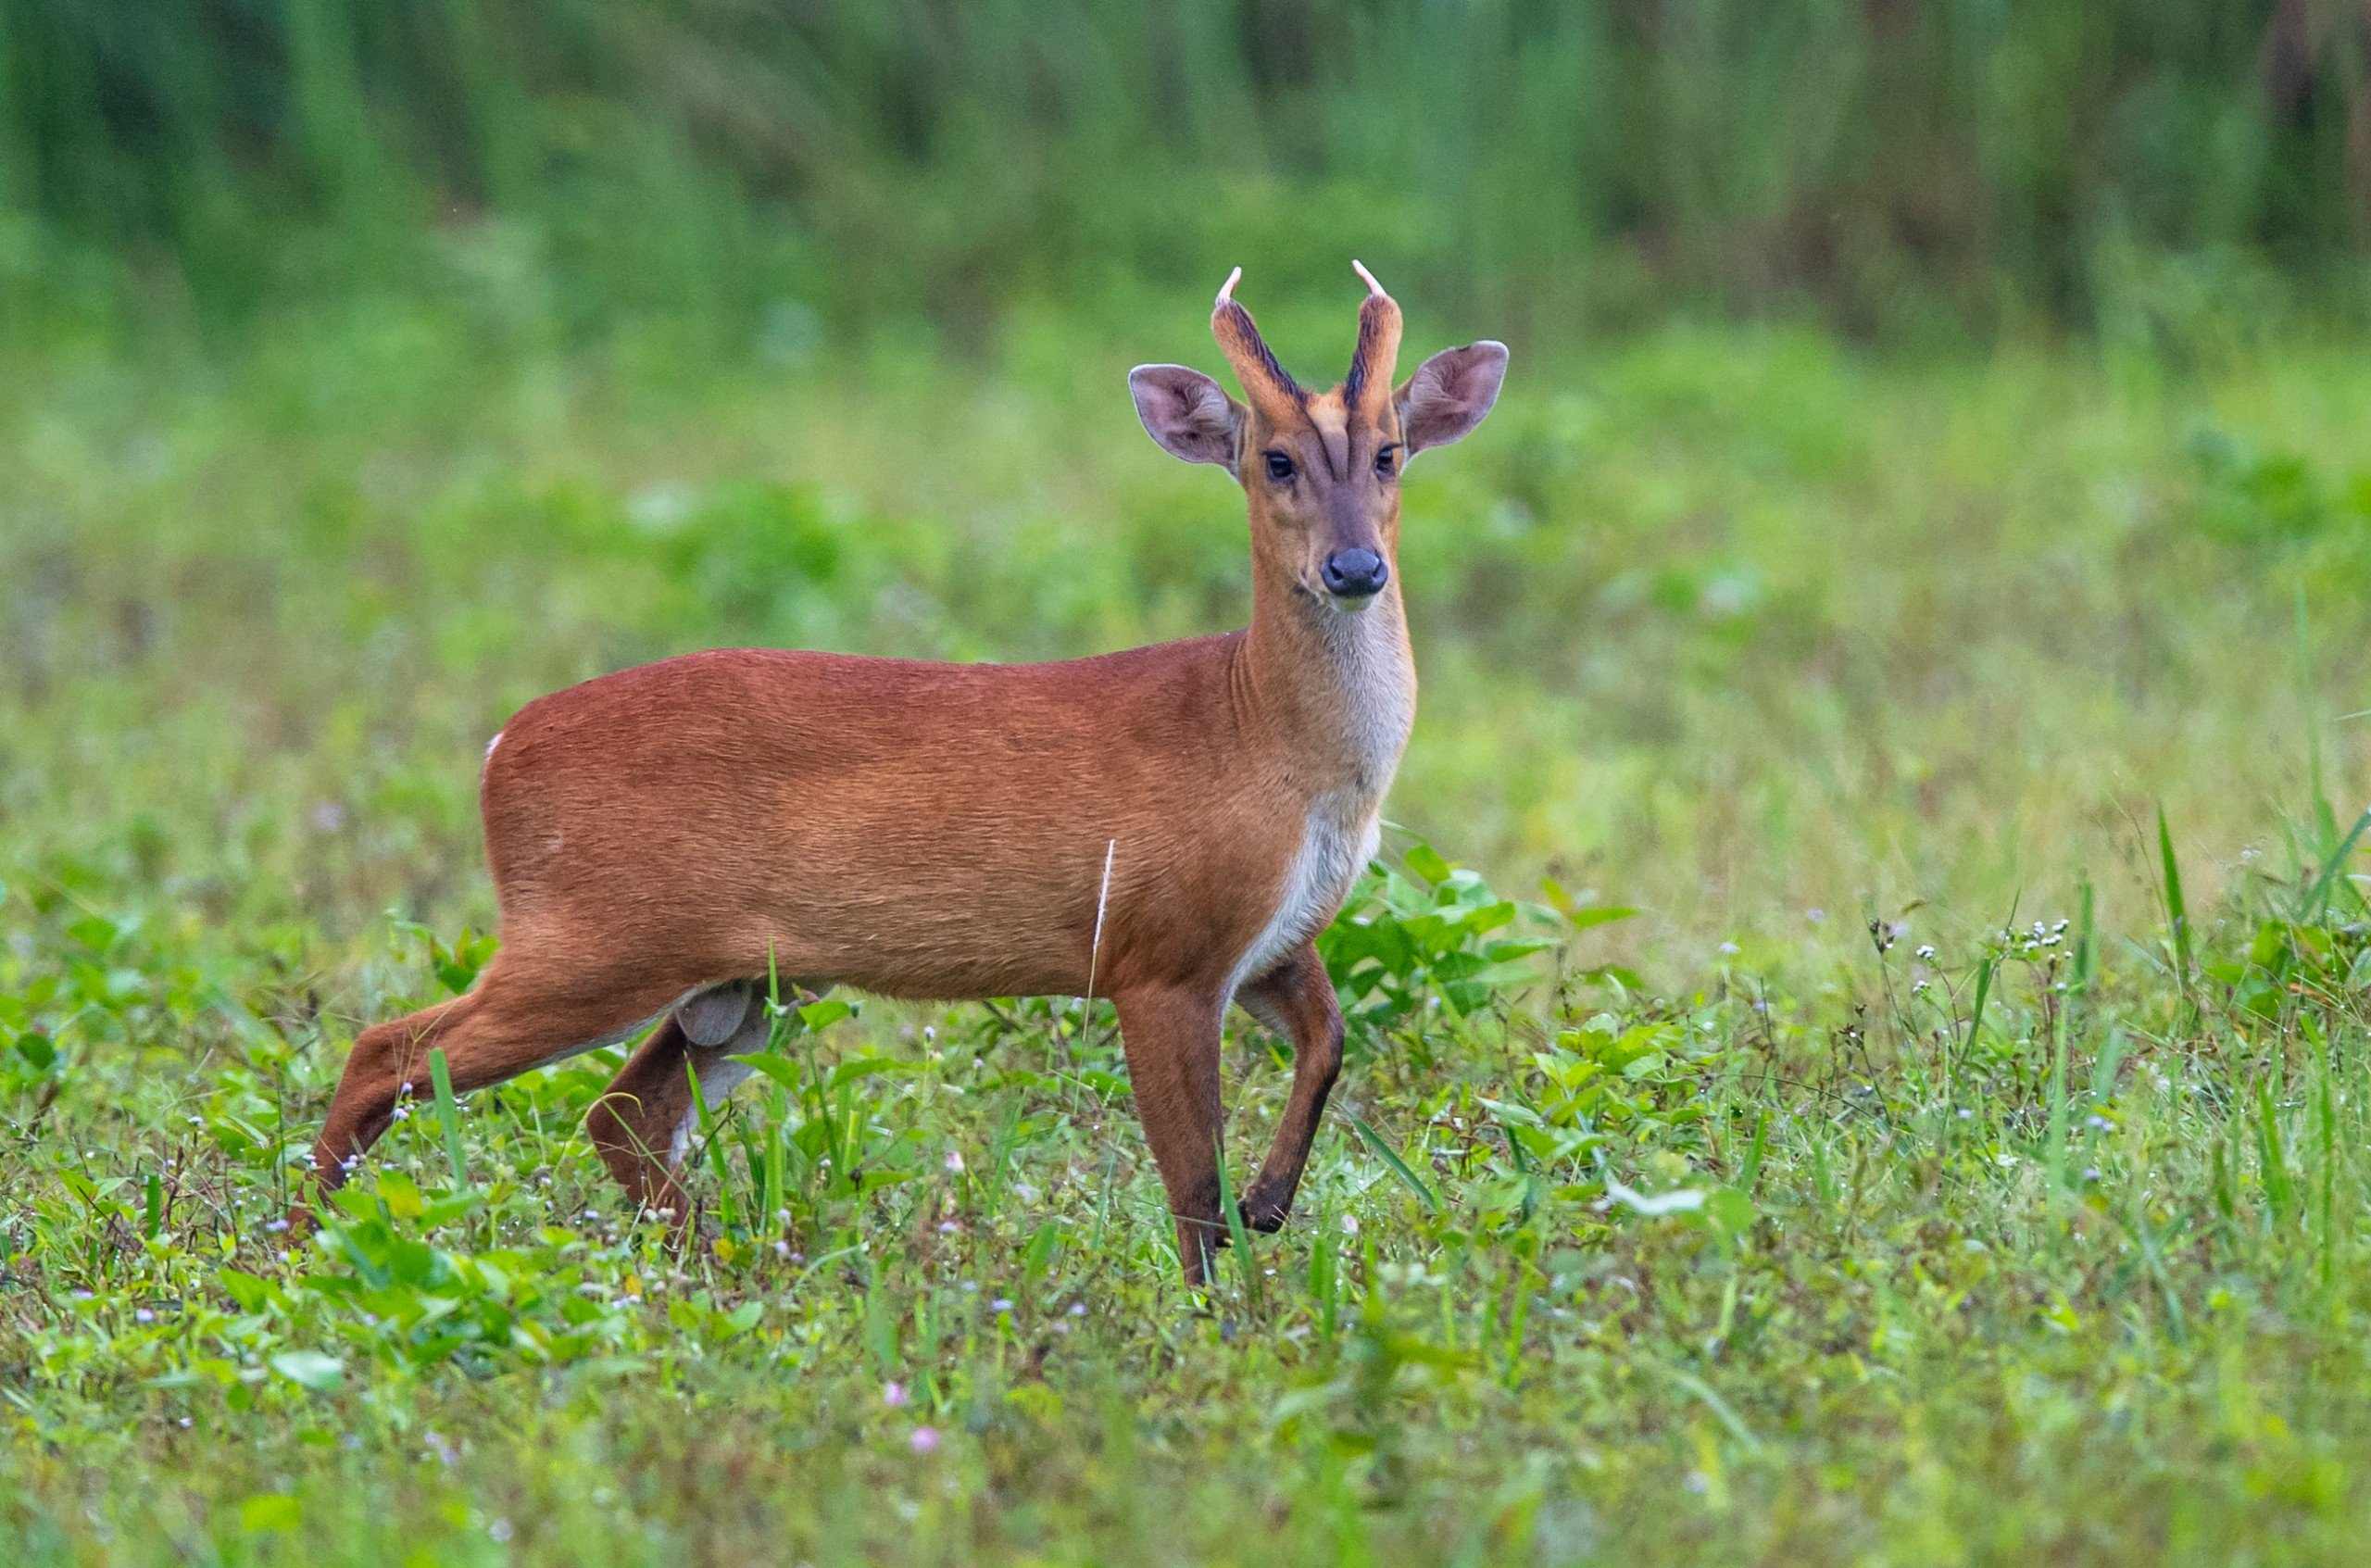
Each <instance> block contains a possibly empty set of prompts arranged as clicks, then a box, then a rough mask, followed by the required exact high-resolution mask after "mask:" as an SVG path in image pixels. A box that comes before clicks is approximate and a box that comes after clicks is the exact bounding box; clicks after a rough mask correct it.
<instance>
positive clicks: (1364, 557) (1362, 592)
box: [1319, 550, 1391, 599]
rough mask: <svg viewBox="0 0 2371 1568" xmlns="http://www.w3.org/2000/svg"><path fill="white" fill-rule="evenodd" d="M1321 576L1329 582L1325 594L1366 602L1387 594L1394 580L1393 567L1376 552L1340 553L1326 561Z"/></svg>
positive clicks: (1326, 582)
mask: <svg viewBox="0 0 2371 1568" xmlns="http://www.w3.org/2000/svg"><path fill="white" fill-rule="evenodd" d="M1319 575H1320V576H1322V577H1323V578H1324V579H1325V591H1326V592H1327V593H1329V594H1332V595H1333V596H1335V597H1336V598H1342V599H1363V598H1367V597H1370V596H1373V595H1375V594H1380V593H1382V592H1383V585H1384V584H1385V583H1388V582H1390V581H1391V568H1390V567H1388V566H1386V565H1385V564H1384V559H1383V558H1382V557H1381V556H1379V555H1377V554H1375V553H1374V551H1373V550H1336V551H1335V552H1334V553H1333V554H1332V555H1330V556H1327V557H1326V558H1325V565H1324V568H1323V570H1322V571H1320V572H1319Z"/></svg>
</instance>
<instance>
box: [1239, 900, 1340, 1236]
mask: <svg viewBox="0 0 2371 1568" xmlns="http://www.w3.org/2000/svg"><path fill="white" fill-rule="evenodd" d="M1236 999H1237V1000H1238V1001H1240V1002H1242V1004H1243V1006H1244V1010H1246V1011H1248V1012H1249V1013H1250V1014H1251V1015H1252V1016H1253V1017H1254V1018H1257V1019H1258V1020H1259V1021H1260V1022H1262V1023H1265V1024H1267V1025H1268V1026H1269V1027H1270V1028H1272V1029H1274V1030H1277V1031H1278V1032H1280V1033H1282V1034H1286V1035H1291V1036H1292V1042H1293V1091H1292V1098H1290V1099H1289V1100H1287V1101H1286V1104H1285V1119H1284V1120H1283V1121H1282V1122H1281V1123H1277V1126H1276V1141H1275V1144H1274V1146H1273V1147H1272V1148H1270V1149H1269V1150H1268V1158H1267V1159H1266V1160H1264V1161H1262V1162H1261V1166H1260V1173H1259V1174H1258V1175H1257V1176H1254V1177H1253V1178H1252V1179H1251V1185H1250V1187H1249V1189H1248V1191H1246V1192H1245V1194H1244V1196H1243V1223H1245V1224H1247V1225H1249V1226H1250V1227H1251V1228H1252V1229H1253V1230H1255V1231H1273V1230H1277V1229H1280V1228H1281V1227H1282V1226H1283V1225H1284V1223H1285V1216H1286V1215H1287V1214H1289V1213H1291V1212H1292V1207H1293V1194H1294V1193H1296V1192H1298V1190H1299V1189H1300V1176H1301V1172H1302V1171H1303V1170H1305V1169H1306V1168H1307V1167H1308V1165H1309V1148H1310V1145H1311V1143H1313V1142H1314V1141H1316V1138H1317V1123H1318V1120H1319V1118H1321V1117H1323V1115H1324V1114H1325V1097H1326V1096H1327V1094H1329V1093H1331V1092H1332V1090H1333V1087H1334V1080H1335V1078H1336V1077H1337V1076H1338V1075H1339V1074H1340V1073H1341V1071H1342V1005H1341V1003H1340V1002H1339V1001H1338V1000H1336V997H1335V995H1334V982H1333V980H1332V978H1331V977H1329V976H1328V975H1327V974H1326V972H1325V962H1324V960H1322V959H1320V958H1319V957H1318V956H1317V947H1316V944H1314V943H1312V942H1304V943H1302V944H1301V945H1300V947H1298V948H1297V949H1295V950H1294V952H1293V954H1292V956H1291V957H1290V958H1287V959H1286V960H1285V961H1284V962H1283V963H1281V964H1279V965H1277V966H1276V967H1275V968H1274V969H1273V970H1270V971H1269V972H1267V973H1266V974H1263V975H1261V977H1260V978H1259V979H1258V980H1255V981H1253V982H1252V983H1251V984H1250V985H1246V986H1245V987H1244V988H1243V989H1242V991H1241V992H1240V993H1238V995H1237V997H1236Z"/></svg>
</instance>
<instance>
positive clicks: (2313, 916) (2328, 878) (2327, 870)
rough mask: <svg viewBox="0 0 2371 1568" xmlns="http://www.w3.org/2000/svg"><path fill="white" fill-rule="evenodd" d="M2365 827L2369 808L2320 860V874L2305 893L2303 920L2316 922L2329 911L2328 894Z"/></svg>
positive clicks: (2370, 812)
mask: <svg viewBox="0 0 2371 1568" xmlns="http://www.w3.org/2000/svg"><path fill="white" fill-rule="evenodd" d="M2365 829H2371V809H2366V810H2365V812H2364V813H2363V815H2361V816H2359V817H2357V818H2355V819H2354V828H2353V831H2352V832H2350V833H2349V834H2347V835H2346V837H2345V838H2344V839H2343V840H2341V841H2340V844H2339V846H2338V847H2337V848H2336V849H2333V850H2331V851H2330V853H2329V854H2328V856H2327V858H2326V859H2324V860H2323V861H2322V870H2321V874H2320V875H2318V876H2316V877H2315V878H2314V885H2313V886H2312V887H2310V888H2308V889H2307V890H2306V893H2305V901H2304V904H2303V905H2302V911H2301V912H2302V918H2303V919H2304V920H2306V921H2308V922H2318V921H2320V920H2322V919H2323V918H2325V917H2326V916H2327V914H2328V913H2329V905H2330V894H2331V893H2332V892H2333V891H2334V890H2335V889H2336V888H2337V886H2338V884H2339V873H2340V872H2343V871H2344V870H2345V869H2346V862H2347V861H2348V860H2349V859H2352V857H2353V854H2354V847H2355V846H2356V845H2358V844H2360V843H2362V842H2363V834H2364V832H2365Z"/></svg>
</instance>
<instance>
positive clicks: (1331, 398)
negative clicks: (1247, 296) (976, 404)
mask: <svg viewBox="0 0 2371 1568" xmlns="http://www.w3.org/2000/svg"><path fill="white" fill-rule="evenodd" d="M1350 265H1351V267H1352V268H1354V269H1355V270H1357V272H1358V274H1359V276H1360V277H1361V279H1363V280H1364V281H1365V282H1366V285H1367V297H1366V299H1365V301H1364V302H1363V303H1361V305H1360V307H1359V342H1358V347H1357V349H1356V350H1355V351H1354V352H1353V353H1352V354H1351V357H1350V372H1349V375H1347V376H1345V377H1344V378H1343V379H1342V382H1341V383H1340V384H1339V385H1337V386H1336V387H1335V388H1334V389H1333V390H1332V391H1330V392H1323V393H1311V392H1309V391H1307V390H1305V389H1304V388H1303V387H1302V386H1301V385H1300V384H1299V383H1298V382H1296V381H1294V380H1293V378H1292V377H1291V376H1290V375H1289V374H1287V373H1286V370H1285V368H1284V367H1283V366H1282V365H1280V364H1278V363H1277V362H1276V357H1275V356H1274V355H1273V354H1272V353H1270V352H1269V349H1268V345H1267V344H1266V343H1265V342H1264V341H1262V339H1261V336H1260V329H1259V327H1258V326H1257V325H1256V324H1255V323H1254V322H1253V321H1252V320H1251V312H1249V311H1248V310H1246V309H1245V308H1244V307H1242V306H1240V305H1238V304H1236V300H1235V285H1236V282H1238V281H1239V280H1240V279H1241V278H1242V276H1243V269H1242V268H1240V267H1238V268H1236V270H1235V271H1234V272H1233V273H1232V274H1231V275H1229V277H1228V278H1227V281H1226V286H1225V287H1224V288H1222V289H1221V290H1219V295H1218V305H1217V308H1216V309H1214V310H1213V311H1212V312H1211V332H1212V333H1213V334H1214V335H1215V336H1216V337H1217V338H1218V342H1219V347H1220V349H1221V350H1222V351H1223V353H1224V354H1225V355H1226V358H1227V363H1228V364H1229V365H1230V366H1232V367H1233V368H1234V370H1235V378H1236V382H1237V383H1239V384H1240V385H1241V386H1242V388H1243V395H1244V397H1245V399H1246V401H1245V402H1241V403H1238V402H1236V400H1235V399H1234V398H1232V397H1230V396H1228V395H1227V394H1226V391H1225V389H1224V388H1223V387H1221V386H1220V385H1219V383H1217V382H1215V381H1213V380H1211V378H1210V377H1209V376H1206V375H1204V374H1202V373H1201V372H1200V371H1199V370H1187V369H1186V367H1185V366H1183V365H1139V366H1137V367H1136V368H1135V370H1131V371H1129V372H1128V387H1129V390H1130V391H1131V392H1133V393H1134V394H1135V400H1136V414H1137V417H1138V418H1140V419H1142V420H1144V425H1145V429H1146V430H1147V431H1148V432H1149V433H1151V435H1152V438H1153V439H1154V440H1155V441H1158V442H1159V443H1160V445H1162V446H1164V447H1166V448H1168V450H1169V451H1170V452H1171V453H1173V455H1175V456H1177V457H1180V458H1185V459H1186V461H1187V462H1191V463H1217V464H1220V465H1222V466H1223V467H1225V468H1226V469H1227V470H1230V471H1231V472H1233V473H1234V475H1235V477H1236V483H1239V484H1241V485H1242V486H1243V489H1244V494H1245V495H1246V497H1247V499H1248V505H1249V510H1250V514H1251V547H1252V558H1253V562H1254V566H1255V570H1256V571H1261V572H1263V573H1269V574H1273V576H1275V577H1276V578H1278V579H1281V580H1283V581H1286V582H1288V583H1290V584H1291V585H1292V587H1293V588H1294V589H1296V590H1297V591H1298V595H1299V596H1306V597H1307V599H1308V600H1309V601H1310V602H1311V603H1313V604H1317V605H1321V606H1324V607H1327V608H1334V609H1345V610H1349V609H1362V608H1365V607H1366V606H1367V605H1369V604H1371V603H1373V602H1374V597H1375V596H1376V595H1378V594H1380V593H1382V592H1383V591H1384V589H1385V587H1386V585H1388V584H1389V583H1390V582H1391V579H1392V573H1393V571H1394V570H1395V569H1396V567H1397V564H1398V559H1399V470H1400V469H1401V468H1402V467H1403V466H1404V465H1405V464H1406V463H1407V461H1408V459H1410V458H1413V457H1414V456H1415V455H1416V454H1417V453H1419V452H1421V451H1423V450H1424V449H1425V448H1426V447H1428V446H1444V445H1448V444H1449V443H1450V442H1452V441H1455V440H1457V439H1459V438H1460V437H1461V436H1463V435H1464V434H1466V433H1468V432H1469V431H1471V430H1473V429H1474V426H1476V425H1478V424H1480V423H1481V422H1482V417H1483V416H1484V415H1485V414H1487V413H1488V412H1489V411H1490V405H1491V404H1492V403H1494V402H1496V401H1497V400H1498V395H1499V383H1500V381H1501V380H1503V379H1504V377H1505V375H1506V370H1507V349H1506V345H1504V344H1499V343H1491V342H1487V341H1486V342H1482V343H1475V344H1469V345H1466V346H1465V347H1463V348H1449V349H1444V350H1442V351H1441V352H1440V353H1438V354H1436V355H1434V356H1433V357H1432V358H1429V359H1427V360H1425V361H1424V364H1423V365H1421V366H1419V367H1418V368H1417V370H1416V373H1415V374H1414V375H1412V376H1410V377H1409V378H1408V379H1407V380H1406V381H1404V382H1402V383H1399V386H1397V387H1396V388H1395V387H1394V386H1393V385H1392V384H1391V377H1392V372H1393V370H1394V365H1395V361H1396V360H1397V358H1398V357H1399V327H1400V321H1399V305H1398V303H1397V302H1395V301H1394V300H1393V299H1392V297H1391V296H1390V295H1387V294H1386V293H1384V292H1383V285H1382V284H1380V283H1378V282H1375V281H1374V274H1372V273H1370V272H1369V271H1368V270H1366V269H1365V268H1364V267H1361V266H1360V265H1359V263H1357V262H1355V261H1353V262H1352V263H1350Z"/></svg>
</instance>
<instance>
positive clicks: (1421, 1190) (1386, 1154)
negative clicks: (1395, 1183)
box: [1350, 1116, 1441, 1214]
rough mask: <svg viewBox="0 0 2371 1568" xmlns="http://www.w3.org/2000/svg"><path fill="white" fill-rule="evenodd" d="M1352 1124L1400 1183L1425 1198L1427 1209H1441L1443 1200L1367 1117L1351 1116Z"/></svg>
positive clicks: (1433, 1210) (1436, 1210) (1436, 1211)
mask: <svg viewBox="0 0 2371 1568" xmlns="http://www.w3.org/2000/svg"><path fill="white" fill-rule="evenodd" d="M1350 1125H1351V1126H1353V1127H1356V1128H1357V1129H1358V1131H1359V1136H1361V1137H1362V1138H1364V1139H1366V1140H1367V1147H1368V1148H1372V1149H1374V1151H1375V1152H1376V1153H1377V1154H1379V1155H1381V1156H1383V1162H1384V1163H1385V1164H1386V1165H1388V1166H1390V1167H1391V1173H1392V1174H1393V1175H1395V1176H1398V1177H1399V1181H1400V1185H1403V1186H1405V1187H1406V1188H1407V1189H1408V1190H1409V1191H1410V1192H1412V1193H1414V1194H1415V1195H1416V1196H1417V1198H1420V1199H1422V1200H1423V1202H1424V1207H1425V1209H1426V1210H1429V1211H1430V1212H1432V1213H1435V1214H1437V1213H1439V1212H1440V1211H1441V1200H1440V1199H1439V1198H1435V1197H1434V1196H1433V1189H1432V1188H1430V1187H1428V1186H1426V1185H1424V1182H1423V1181H1421V1180H1420V1179H1418V1177H1417V1175H1416V1173H1415V1172H1413V1171H1411V1170H1410V1169H1408V1162H1407V1161H1406V1160H1402V1159H1400V1158H1399V1153H1398V1151H1397V1150H1395V1149H1393V1148H1392V1147H1391V1146H1390V1145H1389V1144H1387V1143H1386V1142H1384V1141H1383V1135H1382V1134H1381V1133H1378V1132H1376V1131H1375V1130H1374V1128H1373V1127H1370V1126H1368V1125H1367V1123H1366V1119H1365V1118H1364V1117H1361V1116H1353V1117H1351V1118H1350Z"/></svg>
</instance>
